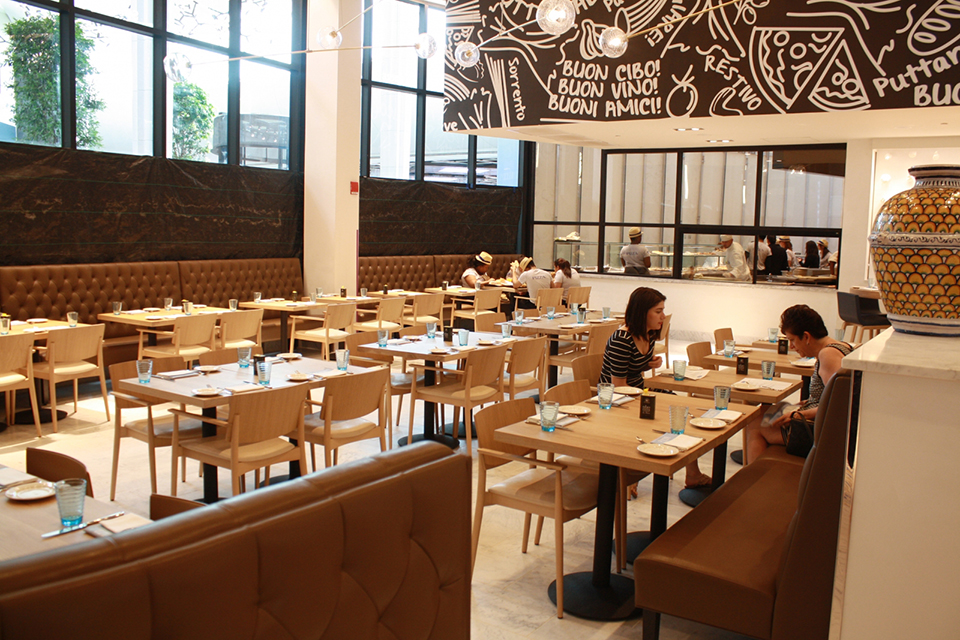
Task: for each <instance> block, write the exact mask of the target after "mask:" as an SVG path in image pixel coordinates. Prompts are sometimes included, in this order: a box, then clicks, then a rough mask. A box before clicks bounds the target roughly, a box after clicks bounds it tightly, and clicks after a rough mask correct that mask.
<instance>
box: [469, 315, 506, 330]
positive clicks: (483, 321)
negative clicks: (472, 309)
mask: <svg viewBox="0 0 960 640" xmlns="http://www.w3.org/2000/svg"><path fill="white" fill-rule="evenodd" d="M506 321H507V314H505V313H503V312H502V311H497V312H496V313H485V314H483V315H482V316H477V320H476V322H475V323H474V325H473V327H474V329H475V330H477V331H486V332H490V333H500V327H499V326H497V323H498V322H506Z"/></svg>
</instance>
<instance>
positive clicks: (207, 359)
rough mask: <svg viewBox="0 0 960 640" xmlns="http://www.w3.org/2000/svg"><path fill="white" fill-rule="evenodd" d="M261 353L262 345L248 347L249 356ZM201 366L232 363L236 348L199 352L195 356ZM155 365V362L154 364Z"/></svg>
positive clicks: (235, 359)
mask: <svg viewBox="0 0 960 640" xmlns="http://www.w3.org/2000/svg"><path fill="white" fill-rule="evenodd" d="M260 355H263V348H262V347H250V356H251V357H253V356H260ZM197 360H198V361H199V362H200V364H201V366H207V365H209V366H220V365H223V364H233V363H235V362H236V361H237V350H236V349H217V350H216V351H207V352H206V353H201V354H200V357H199V358H197ZM154 366H156V364H154Z"/></svg>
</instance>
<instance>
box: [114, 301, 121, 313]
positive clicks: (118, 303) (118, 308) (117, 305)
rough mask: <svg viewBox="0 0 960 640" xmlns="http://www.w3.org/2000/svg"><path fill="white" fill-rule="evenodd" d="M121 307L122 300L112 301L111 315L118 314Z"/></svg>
mask: <svg viewBox="0 0 960 640" xmlns="http://www.w3.org/2000/svg"><path fill="white" fill-rule="evenodd" d="M121 309H123V303H122V302H114V303H113V315H115V316H118V315H120V311H121Z"/></svg>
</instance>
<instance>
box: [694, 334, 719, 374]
mask: <svg viewBox="0 0 960 640" xmlns="http://www.w3.org/2000/svg"><path fill="white" fill-rule="evenodd" d="M712 353H713V345H712V344H710V343H709V342H707V341H706V340H704V341H703V342H694V343H692V344H688V345H687V360H689V361H690V364H692V365H694V366H697V367H703V368H704V369H716V368H717V367H716V365H712V364H709V363H707V362H704V361H703V359H704V358H705V357H707V356H709V355H710V354H712Z"/></svg>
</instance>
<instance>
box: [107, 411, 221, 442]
mask: <svg viewBox="0 0 960 640" xmlns="http://www.w3.org/2000/svg"><path fill="white" fill-rule="evenodd" d="M154 408H156V407H154ZM201 427H202V425H201V424H200V421H199V420H180V426H179V429H180V438H181V439H182V440H188V439H190V438H199V437H200V431H201ZM123 428H124V429H129V430H130V431H135V432H136V433H138V434H141V435H142V436H143V438H137V440H144V441H145V439H146V436H147V434H148V433H149V432H150V420H149V419H147V418H140V419H138V420H131V421H129V422H124V423H123ZM131 435H132V434H131ZM172 435H173V416H172V415H169V414H167V415H163V416H159V417H156V418H154V419H153V437H154V439H155V440H156V446H158V447H166V446H170V438H171V436H172Z"/></svg>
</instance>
